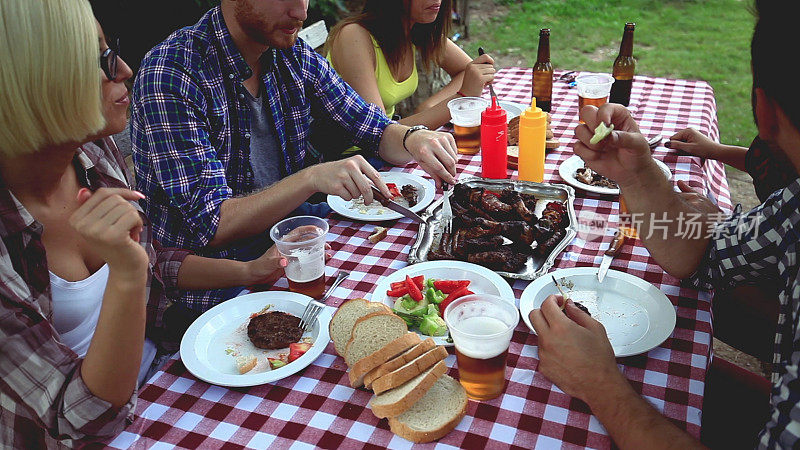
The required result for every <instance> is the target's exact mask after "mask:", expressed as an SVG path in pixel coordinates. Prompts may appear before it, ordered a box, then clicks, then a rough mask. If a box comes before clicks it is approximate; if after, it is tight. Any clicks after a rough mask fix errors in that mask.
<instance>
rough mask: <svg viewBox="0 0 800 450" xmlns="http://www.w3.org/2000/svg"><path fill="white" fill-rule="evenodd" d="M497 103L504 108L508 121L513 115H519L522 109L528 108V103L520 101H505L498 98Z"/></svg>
mask: <svg viewBox="0 0 800 450" xmlns="http://www.w3.org/2000/svg"><path fill="white" fill-rule="evenodd" d="M497 104H498V105H500V107H501V108H503V109H504V110H506V118H507V119H508V120H509V121H510V120H511V119H513V118H514V117H517V116H521V115H522V111H525V110H526V109H528V105H523V104H522V103H514V102H507V101H505V100H498V101H497Z"/></svg>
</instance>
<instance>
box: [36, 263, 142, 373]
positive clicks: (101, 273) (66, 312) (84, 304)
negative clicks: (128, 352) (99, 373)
mask: <svg viewBox="0 0 800 450" xmlns="http://www.w3.org/2000/svg"><path fill="white" fill-rule="evenodd" d="M106 284H108V264H104V265H103V267H101V268H100V269H99V270H98V271H97V272H95V273H93V274H91V275H89V277H87V278H85V279H83V280H80V281H67V280H65V279H63V278H61V277H59V276H58V275H56V274H54V273H53V272H50V288H51V290H52V298H53V326H54V327H55V329H56V331H58V334H59V336H61V342H62V343H63V344H65V345H66V346H68V347H69V348H71V349H72V351H74V352H75V353H77V355H78V356H79V357H81V358H83V357H84V356H86V352H87V351H89V344H90V343H91V342H92V336H94V330H95V329H96V328H97V320H98V318H99V317H100V306H102V304H103V294H105V291H106ZM155 356H156V346H155V344H154V343H153V342H152V341H151V340H150V339H145V343H144V349H143V351H142V364H141V366H140V370H139V384H141V382H142V378H143V377H144V375H145V374H146V373H147V371H148V369H149V368H150V365H151V364H152V363H153V359H154V358H155Z"/></svg>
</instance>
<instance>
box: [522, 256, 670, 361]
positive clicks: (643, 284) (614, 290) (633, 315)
mask: <svg viewBox="0 0 800 450" xmlns="http://www.w3.org/2000/svg"><path fill="white" fill-rule="evenodd" d="M551 275H552V276H554V277H556V279H557V280H558V282H559V284H561V286H562V289H563V288H564V286H565V285H564V283H567V285H568V284H569V283H570V282H572V283H573V285H574V287H572V288H571V289H565V294H567V295H568V296H569V295H570V292H572V293H573V294H574V295H575V296H574V297H572V298H573V300H577V301H579V302H581V303H583V305H584V306H586V307H587V309H589V312H590V313H591V314H592V317H594V318H595V319H597V320H598V321H600V323H602V324H603V326H604V327H605V328H606V333H607V335H608V340H609V341H611V346H612V347H613V348H614V355H616V356H617V357H622V356H632V355H638V354H640V353H645V352H648V351H650V350H652V349H654V348H655V347H658V346H659V345H661V343H662V342H664V341H665V340H666V339H667V338H668V337H669V336H670V335H671V334H672V330H674V329H675V307H674V306H673V305H672V302H670V301H669V299H668V298H667V296H666V295H664V293H663V292H661V291H659V290H658V288H656V287H655V286H653V285H652V284H650V283H648V282H647V281H644V280H642V279H641V278H637V277H635V276H633V275H631V274H628V273H625V272H620V271H618V270H609V271H608V274H607V275H606V277H605V279H604V280H603V282H602V283H598V282H597V267H575V268H571V269H560V270H556V271H554V272H551V273H548V274H547V275H544V276H542V277H539V278H537V279H536V280H534V281H533V282H531V284H529V285H528V287H527V288H525V290H524V291H523V292H522V296H521V297H520V299H519V310H520V312H521V313H522V319H523V320H524V321H525V324H526V325H528V328H530V329H531V331H533V332H534V333H535V332H536V331H535V330H534V329H533V326H532V325H531V321H530V318H529V317H528V314H529V313H530V312H531V311H532V310H534V309H538V308H539V307H540V306H541V305H542V302H543V301H544V299H545V298H547V296H548V295H551V294H558V289H557V288H556V286H555V285H554V284H553V278H552V277H551ZM562 278H564V282H562V281H561V279H562ZM592 293H596V298H597V301H596V302H593V301H592V300H591V298H592V297H594V296H593V295H591V294H592Z"/></svg>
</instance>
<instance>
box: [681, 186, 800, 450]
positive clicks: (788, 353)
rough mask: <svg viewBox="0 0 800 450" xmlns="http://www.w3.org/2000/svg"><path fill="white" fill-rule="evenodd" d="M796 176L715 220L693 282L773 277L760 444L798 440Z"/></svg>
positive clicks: (723, 284) (799, 206)
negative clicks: (771, 346)
mask: <svg viewBox="0 0 800 450" xmlns="http://www.w3.org/2000/svg"><path fill="white" fill-rule="evenodd" d="M799 245H800V179H795V180H793V181H792V182H791V183H789V185H788V186H787V187H785V188H784V189H782V190H779V191H776V192H774V193H773V194H772V195H771V196H770V197H769V198H767V199H766V201H765V202H764V203H762V204H761V205H759V206H757V207H756V208H754V209H753V210H751V211H750V212H748V213H746V214H742V212H741V205H739V206H737V207H736V211H734V214H733V216H732V217H730V218H729V219H728V220H726V221H723V222H721V223H719V224H718V225H717V227H716V230H715V235H714V237H713V238H712V239H711V243H710V245H709V247H708V253H707V254H706V258H705V259H704V260H703V263H702V264H701V266H700V267H699V268H698V270H697V272H696V273H695V275H694V277H693V283H694V285H695V286H698V287H703V288H712V287H714V288H717V289H726V288H730V287H734V286H736V285H739V284H744V283H747V282H752V281H755V280H764V279H769V280H773V281H774V282H775V284H776V285H777V286H778V287H779V292H778V300H779V302H780V309H779V314H778V325H777V328H776V333H775V350H774V354H773V361H772V362H773V366H772V367H773V369H772V370H773V374H772V381H773V385H772V401H771V403H772V411H771V418H770V420H769V421H768V422H767V424H766V426H765V428H764V430H763V431H762V432H761V436H760V442H759V447H760V448H776V447H779V448H796V447H797V445H798V442H800V273H798V270H799V269H800V262H798V260H797V257H798V250H800V248H799Z"/></svg>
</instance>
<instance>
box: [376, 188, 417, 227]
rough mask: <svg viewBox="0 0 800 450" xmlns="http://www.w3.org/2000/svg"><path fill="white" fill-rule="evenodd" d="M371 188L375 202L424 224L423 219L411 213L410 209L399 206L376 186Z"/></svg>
mask: <svg viewBox="0 0 800 450" xmlns="http://www.w3.org/2000/svg"><path fill="white" fill-rule="evenodd" d="M371 187H372V196H373V197H375V200H377V201H378V203H380V204H381V206H384V207H386V208H389V209H391V210H392V211H396V212H399V213H400V214H402V215H404V216H406V217H408V218H409V219H411V220H414V221H416V222H420V223H422V222H423V220H422V217H420V216H418V215H417V213H415V212H414V211H411V210H410V209H408V208H406V207H405V206H403V205H401V204H399V203H397V202H394V201H392V200H389V199H388V198H386V196H385V195H383V194H382V193H381V191H379V190H378V188H376V187H375V186H371Z"/></svg>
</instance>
